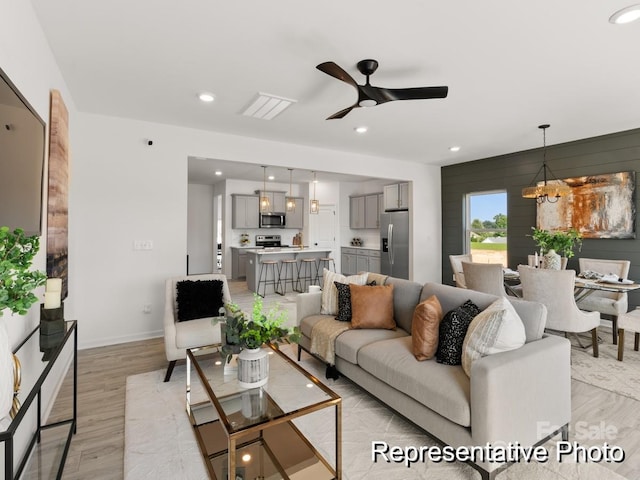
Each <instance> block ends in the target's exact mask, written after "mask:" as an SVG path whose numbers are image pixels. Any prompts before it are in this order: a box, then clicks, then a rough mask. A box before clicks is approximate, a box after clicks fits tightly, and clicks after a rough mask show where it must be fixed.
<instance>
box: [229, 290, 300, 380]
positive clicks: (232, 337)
mask: <svg viewBox="0 0 640 480" xmlns="http://www.w3.org/2000/svg"><path fill="white" fill-rule="evenodd" d="M226 308H227V310H228V311H229V313H230V314H231V315H230V316H229V317H227V319H226V323H225V325H224V327H223V329H222V332H221V333H222V334H223V335H224V336H225V339H224V341H223V347H222V352H223V353H224V354H225V355H226V356H227V361H229V359H230V356H231V355H232V354H233V353H235V352H236V350H235V349H234V346H237V345H239V346H240V348H241V351H240V353H239V355H238V381H239V383H240V386H242V387H245V388H255V387H259V386H261V385H264V384H265V383H266V382H267V379H268V374H269V362H268V357H267V354H266V352H264V351H263V350H262V349H261V348H260V347H261V346H262V345H263V344H265V343H270V344H272V345H278V344H279V342H281V341H284V340H285V339H286V340H287V341H289V342H294V343H295V342H297V341H298V340H299V338H300V330H299V329H298V327H294V328H291V329H289V328H286V327H283V324H284V322H285V321H286V319H287V312H286V311H285V310H282V309H281V308H280V306H279V305H275V306H274V307H272V308H271V309H269V310H268V311H265V310H264V305H263V300H262V297H261V296H259V295H256V294H254V301H253V310H252V313H251V316H250V317H249V316H247V314H246V313H245V312H243V311H242V310H241V309H240V307H239V306H238V305H237V304H236V303H233V302H230V303H227V305H226Z"/></svg>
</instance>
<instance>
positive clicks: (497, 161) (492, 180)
mask: <svg viewBox="0 0 640 480" xmlns="http://www.w3.org/2000/svg"><path fill="white" fill-rule="evenodd" d="M547 164H548V166H549V167H550V168H551V170H552V171H553V173H554V174H555V175H556V176H557V177H558V178H568V177H575V176H582V175H595V174H602V173H614V172H622V171H636V172H637V171H640V129H636V130H629V131H626V132H620V133H615V134H611V135H605V136H601V137H594V138H588V139H584V140H579V141H576V142H570V143H564V144H559V145H552V146H548V147H547ZM541 165H542V148H538V149H534V150H527V151H524V152H517V153H512V154H508V155H501V156H498V157H492V158H487V159H483V160H476V161H473V162H466V163H460V164H457V165H450V166H447V167H442V170H441V176H442V282H443V283H447V284H452V283H453V282H452V271H451V264H450V262H449V255H456V254H460V253H462V251H463V245H464V243H463V242H464V238H463V236H464V224H463V204H464V197H465V195H466V194H467V193H472V192H480V191H486V190H500V189H505V188H506V190H507V216H508V221H509V226H508V235H509V252H508V262H509V267H511V268H514V269H515V268H516V267H517V266H518V264H521V263H523V264H526V263H527V260H526V259H527V255H528V254H530V253H533V252H534V250H535V248H536V247H535V244H534V242H533V240H532V239H531V237H528V236H527V235H530V234H531V227H532V226H535V222H536V202H535V200H531V199H525V198H522V197H521V191H522V188H523V187H526V186H527V185H529V184H530V183H531V181H532V180H533V177H534V175H535V174H536V172H537V171H538V169H539V168H540V166H541ZM639 179H640V175H636V182H638V181H639ZM637 188H638V187H637V185H636V189H637ZM635 202H636V211H637V210H638V194H637V192H636V197H635ZM637 228H638V227H637V220H636V234H637V237H638V238H636V239H627V240H614V239H586V240H584V242H583V245H582V250H581V251H580V252H576V256H575V257H573V258H572V259H570V260H569V264H568V266H567V268H571V269H574V270H576V272H577V271H579V269H578V260H577V258H578V256H583V257H590V258H610V259H628V260H631V270H630V272H629V278H631V279H634V280H636V281H640V232H637ZM629 304H630V308H633V307H635V306H636V305H640V293H638V292H635V293H631V294H630V295H629Z"/></svg>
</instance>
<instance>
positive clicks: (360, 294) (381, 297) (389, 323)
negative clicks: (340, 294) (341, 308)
mask: <svg viewBox="0 0 640 480" xmlns="http://www.w3.org/2000/svg"><path fill="white" fill-rule="evenodd" d="M349 287H350V289H351V314H352V316H351V326H352V327H353V328H386V329H395V328H396V322H395V321H394V319H393V285H377V286H371V287H370V286H367V285H350V286H349Z"/></svg>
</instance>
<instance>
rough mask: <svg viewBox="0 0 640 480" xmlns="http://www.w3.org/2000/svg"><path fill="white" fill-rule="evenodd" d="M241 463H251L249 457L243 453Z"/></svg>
mask: <svg viewBox="0 0 640 480" xmlns="http://www.w3.org/2000/svg"><path fill="white" fill-rule="evenodd" d="M242 461H243V462H245V463H247V462H249V461H251V455H250V454H248V453H245V454H244V455H242Z"/></svg>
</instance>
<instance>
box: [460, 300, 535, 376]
mask: <svg viewBox="0 0 640 480" xmlns="http://www.w3.org/2000/svg"><path fill="white" fill-rule="evenodd" d="M524 341H525V333H524V325H523V324H522V320H521V319H520V317H519V316H518V314H517V312H516V310H515V309H514V308H513V306H512V305H511V303H510V302H509V300H507V299H506V298H499V299H498V300H496V301H495V302H493V303H492V304H491V305H489V307H487V308H486V309H485V310H483V311H482V312H480V313H479V314H478V315H477V316H476V317H475V318H474V319H473V320H472V321H471V325H469V329H468V330H467V335H466V336H465V338H464V343H463V345H462V369H463V370H464V372H465V373H466V374H467V375H469V376H471V365H472V364H473V362H475V361H476V360H478V359H480V358H481V357H485V356H487V355H493V354H494V353H499V352H506V351H509V350H514V349H516V348H520V347H521V346H522V345H524Z"/></svg>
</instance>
